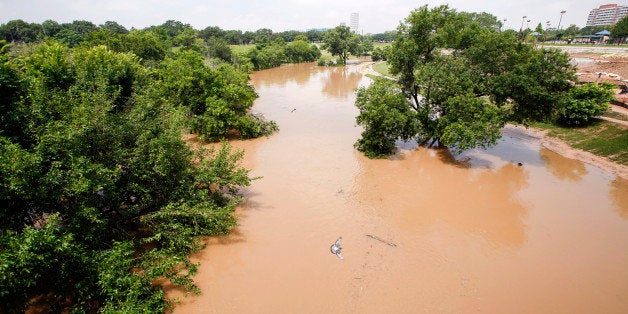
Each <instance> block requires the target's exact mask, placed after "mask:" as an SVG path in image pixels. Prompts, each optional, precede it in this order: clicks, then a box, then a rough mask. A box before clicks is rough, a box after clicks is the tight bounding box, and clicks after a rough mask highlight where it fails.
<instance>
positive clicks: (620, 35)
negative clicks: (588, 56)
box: [611, 16, 628, 44]
mask: <svg viewBox="0 0 628 314" xmlns="http://www.w3.org/2000/svg"><path fill="white" fill-rule="evenodd" d="M611 37H613V38H615V40H616V42H617V43H618V44H619V43H621V42H624V41H625V39H626V37H628V16H624V17H623V18H622V19H621V20H619V22H617V24H615V26H613V28H612V29H611Z"/></svg>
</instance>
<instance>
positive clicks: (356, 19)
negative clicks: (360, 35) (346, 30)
mask: <svg viewBox="0 0 628 314" xmlns="http://www.w3.org/2000/svg"><path fill="white" fill-rule="evenodd" d="M350 22H351V26H350V27H351V30H352V31H354V32H355V33H357V32H358V27H359V26H360V14H359V13H356V12H354V13H351V21H350Z"/></svg>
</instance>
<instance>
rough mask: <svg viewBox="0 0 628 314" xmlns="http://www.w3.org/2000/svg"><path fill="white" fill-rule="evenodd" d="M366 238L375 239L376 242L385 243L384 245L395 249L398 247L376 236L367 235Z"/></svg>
mask: <svg viewBox="0 0 628 314" xmlns="http://www.w3.org/2000/svg"><path fill="white" fill-rule="evenodd" d="M366 236H367V237H369V238H371V239H375V240H377V241H379V242H382V243H384V244H386V245H389V246H393V247H397V244H394V243H392V242H388V241H386V240H384V239H382V238H380V237H378V236H374V235H371V234H367V235H366Z"/></svg>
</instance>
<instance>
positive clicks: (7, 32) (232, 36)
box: [0, 20, 396, 47]
mask: <svg viewBox="0 0 628 314" xmlns="http://www.w3.org/2000/svg"><path fill="white" fill-rule="evenodd" d="M98 30H106V31H109V32H112V33H117V34H128V33H129V32H132V31H137V30H136V29H131V30H129V29H127V28H126V27H124V26H122V25H120V24H118V23H117V22H115V21H107V22H105V23H103V24H100V25H96V24H94V23H92V22H89V21H85V20H76V21H73V22H72V23H58V22H56V21H53V20H46V21H44V22H43V23H41V24H38V23H28V22H25V21H23V20H11V21H8V22H6V23H4V24H1V25H0V39H4V40H6V41H7V42H24V43H30V42H36V41H40V40H43V39H44V38H53V39H56V40H59V41H61V42H63V43H65V44H67V45H68V46H70V47H72V46H74V45H77V44H79V43H80V42H82V41H83V40H85V36H86V35H87V34H89V33H91V32H94V31H98ZM141 30H142V31H151V32H154V33H156V34H158V35H161V38H162V39H167V37H171V38H173V37H176V36H178V35H180V34H181V33H183V32H184V31H186V30H188V32H189V31H194V32H196V33H197V34H198V37H199V38H202V39H204V40H209V39H211V38H221V39H224V40H225V41H226V42H227V43H228V44H230V45H247V44H255V43H259V42H262V41H264V40H266V41H273V40H276V39H278V38H282V39H283V40H284V41H285V42H292V41H294V40H295V38H296V37H297V36H299V35H304V36H306V37H307V39H308V40H309V41H310V42H321V41H322V40H323V34H324V33H325V32H326V30H322V29H310V30H307V31H304V32H303V31H297V30H290V31H283V32H273V31H272V30H271V29H268V28H260V29H258V30H256V31H244V32H243V31H241V30H224V29H221V28H220V27H218V26H208V27H206V28H204V29H201V30H196V29H194V28H193V27H192V26H191V25H190V24H184V23H182V22H179V21H174V20H168V21H166V22H164V23H163V24H161V25H157V26H149V27H146V28H143V29H141ZM395 34H396V31H394V30H392V31H386V32H383V33H376V34H367V35H366V36H368V37H370V38H371V39H372V40H373V41H378V42H391V41H393V40H394V39H395Z"/></svg>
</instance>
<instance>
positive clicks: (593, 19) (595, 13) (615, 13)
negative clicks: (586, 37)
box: [587, 4, 628, 26]
mask: <svg viewBox="0 0 628 314" xmlns="http://www.w3.org/2000/svg"><path fill="white" fill-rule="evenodd" d="M626 15H628V7H626V6H622V5H617V4H605V5H602V6H600V7H599V8H596V9H593V10H591V12H590V13H589V18H588V19H587V26H598V25H615V23H617V22H619V20H621V19H622V18H623V17H624V16H626Z"/></svg>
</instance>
